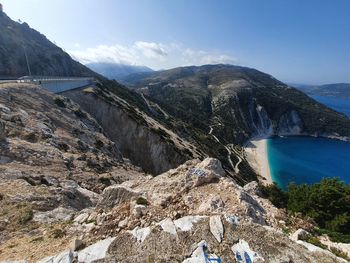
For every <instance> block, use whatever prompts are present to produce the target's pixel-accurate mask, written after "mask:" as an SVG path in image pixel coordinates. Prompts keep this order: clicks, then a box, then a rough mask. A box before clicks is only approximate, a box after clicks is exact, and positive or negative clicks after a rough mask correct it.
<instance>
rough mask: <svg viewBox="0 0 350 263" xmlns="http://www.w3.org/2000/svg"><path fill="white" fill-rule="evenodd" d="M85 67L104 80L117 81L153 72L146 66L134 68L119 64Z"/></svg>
mask: <svg viewBox="0 0 350 263" xmlns="http://www.w3.org/2000/svg"><path fill="white" fill-rule="evenodd" d="M86 66H87V67H89V68H90V69H92V70H93V71H95V72H97V73H99V74H101V75H103V76H105V77H106V78H109V79H115V80H119V81H120V80H123V79H124V78H125V77H126V76H128V75H130V74H135V73H140V72H153V70H152V69H151V68H149V67H146V66H134V65H126V64H120V63H89V64H87V65H86Z"/></svg>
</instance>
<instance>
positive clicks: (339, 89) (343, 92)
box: [296, 83, 350, 99]
mask: <svg viewBox="0 0 350 263" xmlns="http://www.w3.org/2000/svg"><path fill="white" fill-rule="evenodd" d="M296 87H297V88H298V89H300V90H301V91H303V92H305V93H307V94H309V95H318V96H331V97H338V98H344V99H350V83H335V84H326V85H319V86H312V85H298V86H296Z"/></svg>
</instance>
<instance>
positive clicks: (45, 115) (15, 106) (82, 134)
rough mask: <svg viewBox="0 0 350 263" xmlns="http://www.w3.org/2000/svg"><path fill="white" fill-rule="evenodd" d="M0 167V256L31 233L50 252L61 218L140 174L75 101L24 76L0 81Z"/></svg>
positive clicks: (9, 254) (56, 244) (58, 241)
mask: <svg viewBox="0 0 350 263" xmlns="http://www.w3.org/2000/svg"><path fill="white" fill-rule="evenodd" d="M0 171H1V172H0V178H1V180H0V181H1V182H0V229H1V231H0V260H3V259H6V258H13V256H16V254H17V253H19V251H21V250H23V249H24V251H27V250H26V249H25V248H23V247H21V245H20V244H28V243H29V245H30V244H32V246H34V247H36V246H37V245H38V244H40V239H39V240H37V241H39V243H36V242H37V241H36V240H35V236H37V235H38V234H39V235H43V236H45V238H44V239H45V242H47V243H48V244H50V246H47V247H46V248H45V250H46V251H47V252H49V253H50V251H51V252H54V250H55V249H57V248H60V247H62V246H65V245H66V244H67V242H69V241H67V238H65V234H64V233H63V232H60V230H59V229H60V228H61V226H62V222H63V221H67V220H68V221H69V220H70V219H71V218H72V217H74V214H76V213H79V211H81V210H82V209H85V208H87V207H93V206H95V205H96V202H97V197H98V194H99V193H101V192H102V191H103V190H104V188H105V187H107V186H110V185H112V184H116V183H121V182H123V181H125V180H129V179H131V178H137V177H145V174H144V173H143V172H142V170H141V169H140V168H137V167H134V166H132V165H130V164H129V163H128V162H125V160H124V159H123V158H122V155H121V153H120V150H119V149H118V148H117V147H116V145H115V143H113V142H112V141H111V140H109V139H108V138H107V137H106V136H105V135H103V129H102V128H101V126H100V125H99V124H98V123H97V122H96V121H95V120H94V119H93V118H91V117H90V116H89V115H88V114H87V113H86V112H84V111H82V110H81V108H80V107H79V106H78V105H77V104H75V103H73V102H72V101H71V100H69V99H66V98H64V97H61V96H55V95H53V94H51V93H49V92H47V91H45V90H43V89H42V88H41V87H37V86H33V85H28V84H1V85H0ZM28 233H32V234H28ZM27 234H28V235H27ZM33 234H34V236H33ZM31 242H32V243H31ZM36 250H37V249H33V251H36ZM38 251H39V250H38ZM47 252H45V253H47ZM28 256H29V255H28ZM28 259H30V257H28Z"/></svg>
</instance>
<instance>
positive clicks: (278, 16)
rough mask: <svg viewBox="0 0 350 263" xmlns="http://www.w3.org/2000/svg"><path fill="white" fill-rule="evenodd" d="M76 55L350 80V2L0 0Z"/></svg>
mask: <svg viewBox="0 0 350 263" xmlns="http://www.w3.org/2000/svg"><path fill="white" fill-rule="evenodd" d="M0 2H1V3H2V4H3V6H4V11H5V12H6V13H7V15H9V16H10V17H11V18H12V19H14V20H18V19H20V20H21V21H24V22H27V23H28V24H29V25H30V26H31V27H33V28H35V29H36V30H38V31H40V32H41V33H43V34H44V35H46V36H47V38H48V39H50V40H51V41H53V42H54V43H56V44H57V45H59V46H60V47H62V48H63V49H64V50H65V51H67V52H68V53H69V54H70V55H71V56H72V57H73V58H75V59H77V60H79V61H80V62H82V63H84V64H86V63H90V62H116V63H123V64H131V65H145V66H148V67H151V68H153V69H155V70H159V69H168V68H173V67H177V66H187V65H202V64H216V63H227V64H237V65H241V66H248V67H253V68H257V69H259V70H261V71H264V72H266V73H269V74H271V75H273V76H274V77H276V78H278V79H280V80H282V81H284V82H287V83H300V84H301V83H303V84H325V83H334V82H350V15H349V11H350V0H317V1H316V0H0Z"/></svg>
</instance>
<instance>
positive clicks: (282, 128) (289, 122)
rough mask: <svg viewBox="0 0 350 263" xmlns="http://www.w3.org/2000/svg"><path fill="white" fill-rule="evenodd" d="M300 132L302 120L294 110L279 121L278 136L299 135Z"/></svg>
mask: <svg viewBox="0 0 350 263" xmlns="http://www.w3.org/2000/svg"><path fill="white" fill-rule="evenodd" d="M301 132H302V120H301V118H300V116H299V114H298V112H296V111H295V110H291V111H289V112H287V113H285V114H283V115H282V116H281V118H280V120H279V125H278V131H277V133H278V135H299V134H301Z"/></svg>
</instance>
